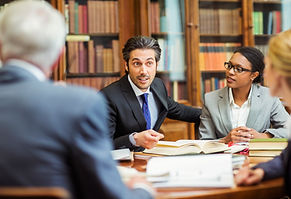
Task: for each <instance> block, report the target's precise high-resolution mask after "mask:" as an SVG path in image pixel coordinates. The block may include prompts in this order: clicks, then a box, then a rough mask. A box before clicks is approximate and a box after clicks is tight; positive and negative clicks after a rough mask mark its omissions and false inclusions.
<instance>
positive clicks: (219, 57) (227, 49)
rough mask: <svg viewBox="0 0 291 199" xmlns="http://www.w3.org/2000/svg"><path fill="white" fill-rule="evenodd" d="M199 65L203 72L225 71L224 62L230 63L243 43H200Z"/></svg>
mask: <svg viewBox="0 0 291 199" xmlns="http://www.w3.org/2000/svg"><path fill="white" fill-rule="evenodd" d="M199 46H200V52H199V62H200V63H199V65H200V70H201V71H205V70H206V71H208V70H225V68H224V62H226V61H229V59H230V57H231V56H232V54H233V52H234V50H235V49H236V48H238V47H239V46H241V43H200V44H199Z"/></svg>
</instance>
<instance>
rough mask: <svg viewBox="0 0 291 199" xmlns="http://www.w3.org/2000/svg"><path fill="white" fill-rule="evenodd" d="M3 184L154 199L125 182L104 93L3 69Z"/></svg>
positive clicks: (0, 162) (0, 87)
mask: <svg viewBox="0 0 291 199" xmlns="http://www.w3.org/2000/svg"><path fill="white" fill-rule="evenodd" d="M0 93H1V94H0V110H1V111H0V157H1V158H0V186H59V187H63V188H65V189H67V190H68V191H69V192H70V193H71V195H72V198H80V199H90V198H103V199H104V198H124V199H127V198H151V197H150V195H149V194H148V193H147V192H146V191H144V190H142V189H135V190H133V191H130V190H129V189H127V188H126V187H125V186H124V184H123V183H122V181H121V179H120V176H119V174H118V171H117V170H116V163H115V162H114V161H113V159H112V156H111V154H110V150H111V148H112V145H111V141H110V138H109V136H108V128H107V125H106V117H107V112H106V104H105V102H104V98H103V97H102V95H100V94H98V95H96V92H94V91H91V90H89V89H84V88H83V89H80V88H77V87H75V88H73V87H70V86H67V87H62V86H55V85H53V84H52V83H50V82H40V81H38V80H37V79H36V78H35V77H34V76H33V75H32V74H30V73H29V72H27V71H26V70H24V69H22V68H19V67H15V66H4V67H3V68H2V69H0Z"/></svg>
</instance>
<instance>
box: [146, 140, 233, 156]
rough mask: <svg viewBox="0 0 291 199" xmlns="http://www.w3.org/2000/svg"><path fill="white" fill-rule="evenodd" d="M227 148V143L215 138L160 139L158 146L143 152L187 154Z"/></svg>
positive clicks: (214, 151)
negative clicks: (174, 140)
mask: <svg viewBox="0 0 291 199" xmlns="http://www.w3.org/2000/svg"><path fill="white" fill-rule="evenodd" d="M227 149H228V146H227V145H226V144H224V143H220V142H217V141H214V140H211V141H210V140H178V141H176V142H173V141H159V142H158V144H157V146H156V147H154V148H152V149H146V150H144V151H143V152H144V153H151V154H158V155H186V154H199V153H205V154H207V153H216V152H222V151H225V150H227Z"/></svg>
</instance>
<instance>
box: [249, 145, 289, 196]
mask: <svg viewBox="0 0 291 199" xmlns="http://www.w3.org/2000/svg"><path fill="white" fill-rule="evenodd" d="M254 168H262V169H263V170H264V179H263V180H268V179H273V178H278V177H284V180H285V188H286V191H287V194H288V196H289V197H291V189H290V187H291V141H289V142H288V146H287V148H286V149H285V150H283V151H282V153H281V154H280V155H279V156H277V157H275V158H274V159H273V160H270V161H268V162H264V163H261V164H258V165H257V166H255V167H254Z"/></svg>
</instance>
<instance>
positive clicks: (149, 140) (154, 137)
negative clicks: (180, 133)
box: [133, 129, 164, 149]
mask: <svg viewBox="0 0 291 199" xmlns="http://www.w3.org/2000/svg"><path fill="white" fill-rule="evenodd" d="M133 138H134V140H135V142H136V145H137V146H141V147H143V148H146V149H151V148H153V147H154V146H156V145H157V143H158V141H159V140H160V139H162V138H164V135H163V134H160V133H158V132H156V131H154V130H152V129H150V130H146V131H142V132H139V133H136V134H134V136H133Z"/></svg>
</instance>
